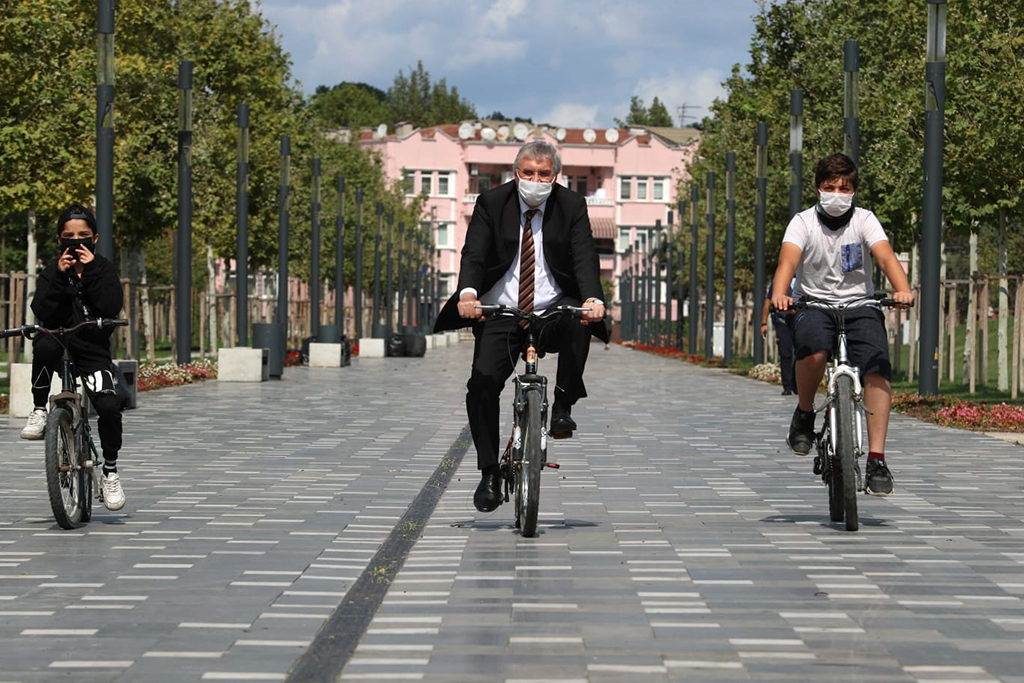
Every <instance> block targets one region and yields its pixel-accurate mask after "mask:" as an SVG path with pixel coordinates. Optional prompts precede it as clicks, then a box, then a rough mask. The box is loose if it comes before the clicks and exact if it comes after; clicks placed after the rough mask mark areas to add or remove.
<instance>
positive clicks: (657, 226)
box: [651, 218, 665, 346]
mask: <svg viewBox="0 0 1024 683" xmlns="http://www.w3.org/2000/svg"><path fill="white" fill-rule="evenodd" d="M663 248H664V241H663V239H662V234H661V219H660V218H659V219H657V220H656V221H655V222H654V254H653V256H654V258H656V259H658V265H657V266H655V267H654V334H652V335H651V343H652V344H654V345H655V346H661V269H662V268H664V266H665V259H664V258H663V257H662V249H663ZM652 265H653V259H652Z"/></svg>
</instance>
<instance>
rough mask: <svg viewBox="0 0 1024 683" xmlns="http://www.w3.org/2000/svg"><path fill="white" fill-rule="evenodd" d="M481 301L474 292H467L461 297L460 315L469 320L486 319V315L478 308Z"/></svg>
mask: <svg viewBox="0 0 1024 683" xmlns="http://www.w3.org/2000/svg"><path fill="white" fill-rule="evenodd" d="M479 305H480V301H479V300H478V299H477V298H476V294H474V293H473V292H465V293H464V294H463V295H462V296H460V297H459V315H460V316H462V317H463V318H466V319H467V320H480V321H482V320H484V315H483V314H482V313H481V312H480V311H478V310H477V306H479Z"/></svg>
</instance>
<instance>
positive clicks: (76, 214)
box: [57, 204, 96, 235]
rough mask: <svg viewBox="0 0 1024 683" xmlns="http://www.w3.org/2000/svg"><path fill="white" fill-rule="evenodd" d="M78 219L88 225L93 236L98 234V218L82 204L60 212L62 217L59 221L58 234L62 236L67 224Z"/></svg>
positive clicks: (72, 205)
mask: <svg viewBox="0 0 1024 683" xmlns="http://www.w3.org/2000/svg"><path fill="white" fill-rule="evenodd" d="M76 219H78V220H83V221H85V222H86V223H88V225H89V227H90V228H91V229H92V232H93V234H94V235H95V234H96V216H94V215H93V213H92V211H90V210H89V209H87V208H86V207H84V206H82V205H81V204H71V205H69V206H68V208H66V209H64V210H63V211H61V212H60V217H59V218H58V219H57V234H58V235H60V234H61V232H63V231H64V224H65V223H67V222H68V221H73V220H76Z"/></svg>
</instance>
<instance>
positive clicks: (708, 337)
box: [704, 171, 715, 358]
mask: <svg viewBox="0 0 1024 683" xmlns="http://www.w3.org/2000/svg"><path fill="white" fill-rule="evenodd" d="M707 204H708V215H707V221H708V234H707V253H706V254H705V255H704V260H705V271H704V296H705V298H704V356H705V357H706V358H714V356H715V174H714V172H713V171H709V172H708V192H707Z"/></svg>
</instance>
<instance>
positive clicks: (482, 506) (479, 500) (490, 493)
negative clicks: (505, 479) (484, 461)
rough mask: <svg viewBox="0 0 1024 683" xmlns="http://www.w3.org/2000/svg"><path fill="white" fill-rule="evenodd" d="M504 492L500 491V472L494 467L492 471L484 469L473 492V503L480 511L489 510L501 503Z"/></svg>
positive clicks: (494, 508)
mask: <svg viewBox="0 0 1024 683" xmlns="http://www.w3.org/2000/svg"><path fill="white" fill-rule="evenodd" d="M503 497H504V494H502V492H501V473H500V472H499V471H498V468H497V467H495V468H494V471H493V472H487V471H485V472H484V473H483V476H482V477H481V479H480V485H479V486H477V487H476V493H474V494H473V505H474V506H475V507H476V509H477V510H479V511H480V512H491V511H493V510H496V509H497V508H498V506H499V505H501V500H502V498H503Z"/></svg>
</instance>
